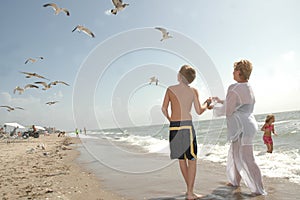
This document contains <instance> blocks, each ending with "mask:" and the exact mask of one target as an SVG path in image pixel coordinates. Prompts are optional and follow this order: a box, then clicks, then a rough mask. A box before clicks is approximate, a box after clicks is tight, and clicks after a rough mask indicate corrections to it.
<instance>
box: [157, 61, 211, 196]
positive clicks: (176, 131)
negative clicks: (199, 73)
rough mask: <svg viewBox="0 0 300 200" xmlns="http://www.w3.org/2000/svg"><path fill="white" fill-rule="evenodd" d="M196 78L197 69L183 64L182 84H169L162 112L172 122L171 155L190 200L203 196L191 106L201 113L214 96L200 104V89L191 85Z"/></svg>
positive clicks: (180, 76) (170, 135)
mask: <svg viewBox="0 0 300 200" xmlns="http://www.w3.org/2000/svg"><path fill="white" fill-rule="evenodd" d="M195 78H196V71H195V69H194V68H192V67H191V66H189V65H183V66H182V67H181V69H180V71H179V73H178V75H177V79H178V82H179V83H178V84H177V85H173V86H170V87H168V89H167V91H166V94H165V97H164V101H163V105H162V112H163V114H164V115H165V117H166V118H167V119H168V120H169V121H170V134H169V141H170V151H171V155H170V157H171V159H178V160H179V166H180V170H181V173H182V176H183V178H184V180H185V183H186V186H187V192H186V198H187V199H189V200H190V199H198V198H200V197H201V196H199V195H197V194H195V193H194V182H195V177H196V171H197V168H196V167H197V163H196V162H197V140H196V134H195V130H194V127H193V123H192V115H191V109H192V105H194V108H195V111H196V113H197V114H199V115H201V114H202V113H203V112H204V111H205V110H206V109H207V108H208V106H209V104H210V103H211V99H207V100H206V101H205V103H204V104H203V105H201V103H200V101H199V94H198V91H197V89H195V88H193V87H190V86H189V84H190V83H192V82H193V80H194V79H195ZM169 105H171V115H170V114H169V111H168V107H169Z"/></svg>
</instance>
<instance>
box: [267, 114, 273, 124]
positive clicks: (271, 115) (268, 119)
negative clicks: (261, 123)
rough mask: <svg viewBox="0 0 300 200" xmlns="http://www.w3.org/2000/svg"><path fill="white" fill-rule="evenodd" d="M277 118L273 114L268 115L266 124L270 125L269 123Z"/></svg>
mask: <svg viewBox="0 0 300 200" xmlns="http://www.w3.org/2000/svg"><path fill="white" fill-rule="evenodd" d="M274 117H275V116H274V115H273V114H269V115H267V117H266V121H265V122H266V123H269V121H270V120H271V119H273V118H274Z"/></svg>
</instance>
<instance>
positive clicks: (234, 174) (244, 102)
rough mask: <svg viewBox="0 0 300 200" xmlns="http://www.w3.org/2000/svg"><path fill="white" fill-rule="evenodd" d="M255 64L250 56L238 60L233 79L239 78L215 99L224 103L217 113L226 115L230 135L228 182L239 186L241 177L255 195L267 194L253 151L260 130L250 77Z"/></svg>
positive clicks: (215, 111) (216, 110)
mask: <svg viewBox="0 0 300 200" xmlns="http://www.w3.org/2000/svg"><path fill="white" fill-rule="evenodd" d="M251 72H252V64H251V62H249V61H248V60H241V61H239V62H235V63H234V69H233V79H234V80H235V81H236V82H237V83H234V84H232V85H230V86H229V88H228V90H227V95H226V100H221V99H220V98H219V97H213V98H212V99H213V100H214V101H216V102H217V103H220V104H222V106H220V107H217V106H215V107H214V115H215V116H222V115H226V121H227V132H228V133H227V138H228V140H229V141H230V143H231V144H230V149H229V152H228V158H227V177H228V180H229V183H228V184H227V185H228V186H233V187H239V186H240V182H241V179H243V180H244V182H245V184H246V186H247V187H249V189H250V191H251V192H252V194H253V195H262V194H266V192H265V190H264V187H263V183H262V176H261V172H260V169H259V167H258V165H257V164H256V162H255V158H254V155H253V142H252V141H253V138H254V136H255V134H256V133H257V130H258V125H257V122H256V120H255V118H254V115H253V109H254V104H255V97H254V93H253V91H252V88H251V85H250V84H249V82H248V80H249V78H250V75H251Z"/></svg>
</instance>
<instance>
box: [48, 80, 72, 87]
mask: <svg viewBox="0 0 300 200" xmlns="http://www.w3.org/2000/svg"><path fill="white" fill-rule="evenodd" d="M57 83H61V84H64V85H67V86H70V85H69V84H68V83H66V82H64V81H54V82H51V85H56V84H57Z"/></svg>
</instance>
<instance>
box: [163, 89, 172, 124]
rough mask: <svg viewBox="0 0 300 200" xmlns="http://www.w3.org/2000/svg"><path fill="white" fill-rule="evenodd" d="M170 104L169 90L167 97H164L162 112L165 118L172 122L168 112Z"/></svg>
mask: <svg viewBox="0 0 300 200" xmlns="http://www.w3.org/2000/svg"><path fill="white" fill-rule="evenodd" d="M169 102H170V97H169V89H167V91H166V94H165V97H164V101H163V104H162V107H161V111H162V113H163V114H164V116H165V117H166V118H167V119H168V120H169V121H171V117H170V115H169V112H168V107H169Z"/></svg>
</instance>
